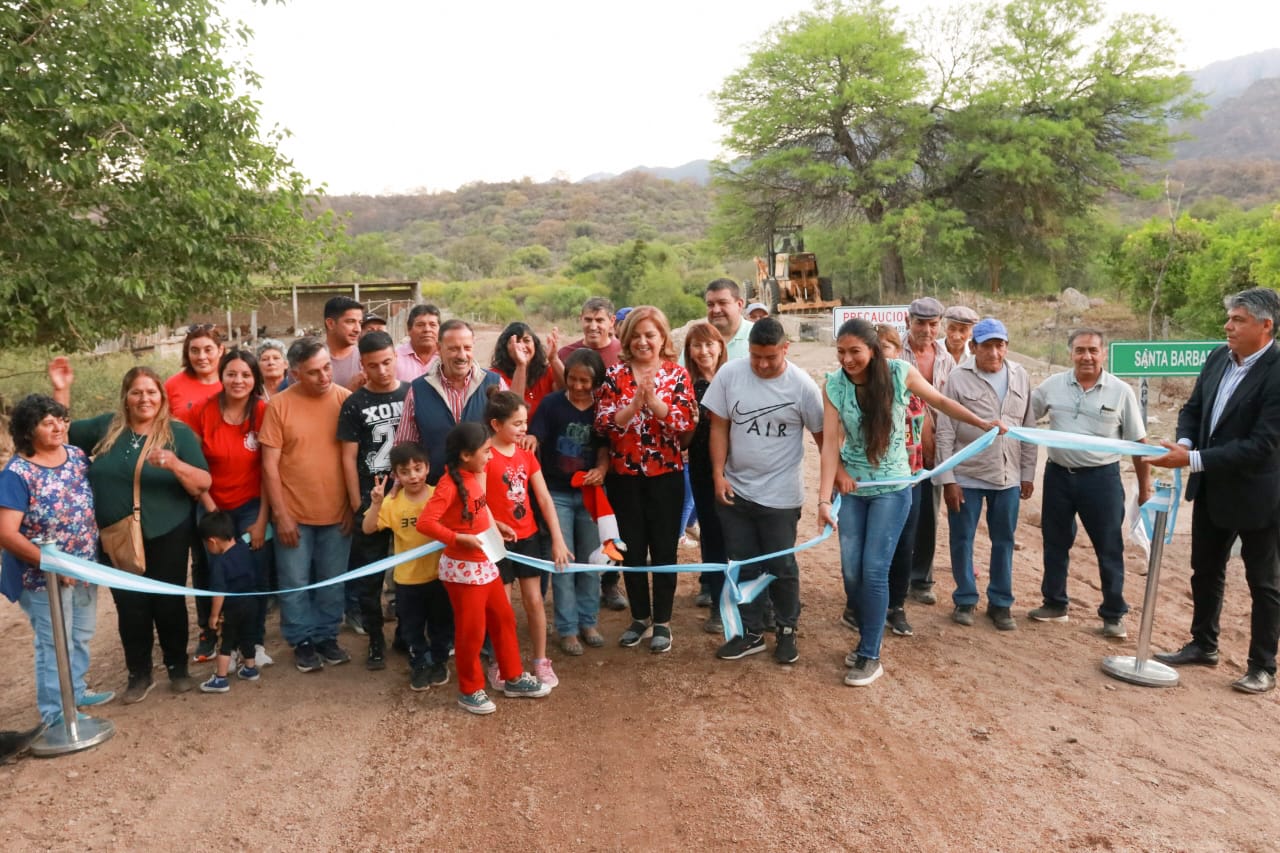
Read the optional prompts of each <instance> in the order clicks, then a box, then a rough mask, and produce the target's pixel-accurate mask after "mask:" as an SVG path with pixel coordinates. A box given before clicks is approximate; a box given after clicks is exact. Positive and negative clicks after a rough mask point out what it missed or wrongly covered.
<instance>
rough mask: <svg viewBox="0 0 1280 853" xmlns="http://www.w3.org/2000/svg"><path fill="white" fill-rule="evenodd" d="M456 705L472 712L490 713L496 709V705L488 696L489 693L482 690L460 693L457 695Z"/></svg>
mask: <svg viewBox="0 0 1280 853" xmlns="http://www.w3.org/2000/svg"><path fill="white" fill-rule="evenodd" d="M458 705H459V706H461V707H462V709H463V710H464V711H468V712H470V713H472V714H492V713H493V712H494V711H496V710H498V706H497V705H495V704H493V700H492V699H490V698H489V694H487V693H485V692H484V691H483V690H477V691H476V692H475V693H461V694H459V695H458Z"/></svg>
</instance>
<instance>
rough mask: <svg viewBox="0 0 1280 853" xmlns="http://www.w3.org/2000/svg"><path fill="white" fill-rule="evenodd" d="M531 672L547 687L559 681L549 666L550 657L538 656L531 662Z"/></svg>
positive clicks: (553, 685)
mask: <svg viewBox="0 0 1280 853" xmlns="http://www.w3.org/2000/svg"><path fill="white" fill-rule="evenodd" d="M533 674H534V675H536V676H537V677H538V680H539V681H541V682H542V683H543V684H545V685H547V686H548V687H555V686H556V685H557V684H559V683H560V679H559V678H556V672H555V670H554V669H552V668H551V658H539V659H538V660H535V661H534V662H533Z"/></svg>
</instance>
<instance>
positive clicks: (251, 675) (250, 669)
mask: <svg viewBox="0 0 1280 853" xmlns="http://www.w3.org/2000/svg"><path fill="white" fill-rule="evenodd" d="M236 678H239V679H241V680H242V681H257V680H258V668H257V667H256V666H242V667H240V668H239V669H238V670H236Z"/></svg>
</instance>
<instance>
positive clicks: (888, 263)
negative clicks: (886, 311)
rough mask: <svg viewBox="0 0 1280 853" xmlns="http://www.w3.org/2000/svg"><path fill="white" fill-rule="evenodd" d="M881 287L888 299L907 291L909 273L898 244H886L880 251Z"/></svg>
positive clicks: (893, 298)
mask: <svg viewBox="0 0 1280 853" xmlns="http://www.w3.org/2000/svg"><path fill="white" fill-rule="evenodd" d="M880 289H881V290H882V291H883V293H884V298H885V299H886V300H888V301H893V300H895V299H897V298H898V297H901V296H903V295H904V294H905V293H906V292H907V273H906V269H905V268H904V267H903V265H902V255H900V254H898V247H897V246H885V247H884V250H883V251H882V252H881V253H880Z"/></svg>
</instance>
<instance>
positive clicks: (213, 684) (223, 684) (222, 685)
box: [200, 675, 231, 693]
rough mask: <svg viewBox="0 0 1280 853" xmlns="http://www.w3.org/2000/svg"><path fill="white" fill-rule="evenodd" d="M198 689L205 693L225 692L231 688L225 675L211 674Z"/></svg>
mask: <svg viewBox="0 0 1280 853" xmlns="http://www.w3.org/2000/svg"><path fill="white" fill-rule="evenodd" d="M200 690H201V691H203V692H205V693H226V692H228V691H230V690H231V682H230V681H228V680H227V677H226V676H225V675H213V676H210V677H209V680H208V681H206V682H205V683H203V684H201V685H200Z"/></svg>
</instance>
